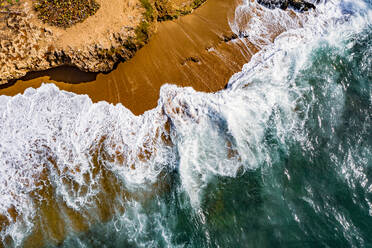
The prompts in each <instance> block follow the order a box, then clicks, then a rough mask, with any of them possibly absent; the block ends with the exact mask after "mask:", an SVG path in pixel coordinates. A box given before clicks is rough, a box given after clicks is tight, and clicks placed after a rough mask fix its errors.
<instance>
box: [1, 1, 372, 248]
mask: <svg viewBox="0 0 372 248" xmlns="http://www.w3.org/2000/svg"><path fill="white" fill-rule="evenodd" d="M252 6H253V7H255V8H252ZM256 7H257V6H255V4H254V3H252V2H251V1H247V2H245V3H244V4H243V5H241V6H240V7H238V8H237V10H236V18H235V22H234V23H232V24H231V26H232V29H233V30H234V31H235V32H237V33H240V34H242V32H243V33H244V36H248V37H249V38H250V41H251V42H255V43H256V45H257V46H261V47H262V50H261V52H259V53H258V54H257V55H255V56H254V57H253V59H252V60H251V62H249V63H248V64H246V65H245V66H244V67H243V68H242V71H241V72H239V73H237V74H235V75H234V76H233V77H232V78H231V79H230V81H229V84H228V87H227V89H225V90H223V91H220V92H217V93H214V94H207V93H201V92H196V91H195V90H193V89H191V88H180V87H177V86H174V85H165V86H163V87H162V89H161V92H160V98H159V101H158V107H157V108H155V109H153V110H150V111H148V112H146V113H145V114H143V115H141V116H135V115H133V114H132V113H131V112H130V111H129V110H127V109H126V108H125V107H123V106H122V105H120V104H119V105H116V106H114V105H110V104H108V103H106V102H100V103H97V104H93V103H92V101H91V100H90V99H89V97H88V96H83V95H76V94H74V93H68V92H65V91H61V90H59V89H58V88H57V87H55V86H54V85H51V84H49V85H43V86H42V87H40V88H39V89H31V88H30V89H28V90H27V91H26V92H25V93H24V94H23V95H17V96H15V97H7V96H0V125H1V127H2V128H1V130H0V140H1V142H0V192H1V193H0V198H1V201H0V223H1V226H0V228H1V229H0V230H1V238H2V240H3V244H4V245H5V246H6V247H8V246H9V247H13V246H28V247H37V246H41V245H46V246H50V247H55V246H59V247H272V246H276V247H299V246H301V247H323V246H324V247H345V246H346V247H368V246H372V237H371V235H370V233H371V232H372V178H371V177H372V167H371V166H372V161H371V160H372V120H371V119H372V88H371V82H372V63H371V58H372V32H371V19H372V12H371V2H368V1H326V2H321V3H319V4H318V6H317V10H316V11H315V12H311V13H309V14H304V15H301V16H300V17H299V19H296V20H295V21H293V16H291V15H290V14H286V13H287V12H283V11H282V10H274V11H271V10H266V9H262V8H258V9H257V8H256ZM252 10H254V11H253V12H252ZM244 15H249V16H255V15H257V18H252V20H251V21H250V22H248V23H247V22H244V21H243V20H244ZM268 20H271V21H272V22H273V23H274V25H273V26H275V25H276V26H277V25H279V24H280V25H281V26H280V29H285V30H287V31H286V32H284V33H283V34H281V35H280V36H279V37H278V38H276V39H275V42H274V43H270V42H269V41H262V40H261V39H260V37H263V36H264V34H265V32H269V31H270V30H262V29H260V28H259V27H260V21H262V22H265V21H268ZM267 43H269V44H268V45H267Z"/></svg>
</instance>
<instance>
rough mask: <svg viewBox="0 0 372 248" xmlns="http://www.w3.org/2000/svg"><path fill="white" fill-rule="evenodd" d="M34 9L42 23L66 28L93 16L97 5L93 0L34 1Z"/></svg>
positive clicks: (97, 7)
mask: <svg viewBox="0 0 372 248" xmlns="http://www.w3.org/2000/svg"><path fill="white" fill-rule="evenodd" d="M34 8H35V10H36V11H37V12H38V17H39V18H40V19H41V20H42V21H43V22H45V23H48V24H50V25H54V26H58V27H63V28H68V27H70V26H72V25H73V24H75V23H78V22H82V21H84V20H85V19H86V18H88V17H89V16H92V15H94V14H95V13H96V12H97V10H98V9H99V4H98V3H97V2H95V1H94V0H35V4H34Z"/></svg>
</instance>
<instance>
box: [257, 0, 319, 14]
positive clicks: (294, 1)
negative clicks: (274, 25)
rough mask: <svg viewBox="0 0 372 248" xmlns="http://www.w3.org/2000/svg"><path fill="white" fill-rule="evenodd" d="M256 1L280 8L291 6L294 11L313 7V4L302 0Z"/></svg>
mask: <svg viewBox="0 0 372 248" xmlns="http://www.w3.org/2000/svg"><path fill="white" fill-rule="evenodd" d="M257 2H258V3H259V4H261V5H263V6H265V7H267V8H271V9H274V8H281V9H287V8H291V9H294V10H296V11H300V12H303V11H308V10H310V9H315V5H314V4H312V3H310V2H306V1H304V0H257Z"/></svg>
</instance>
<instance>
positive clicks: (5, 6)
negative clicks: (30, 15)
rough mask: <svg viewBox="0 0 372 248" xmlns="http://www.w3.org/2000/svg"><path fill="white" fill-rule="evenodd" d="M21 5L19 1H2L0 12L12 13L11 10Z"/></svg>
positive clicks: (0, 0) (0, 1) (0, 2)
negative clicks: (18, 4) (14, 6)
mask: <svg viewBox="0 0 372 248" xmlns="http://www.w3.org/2000/svg"><path fill="white" fill-rule="evenodd" d="M17 3H19V0H0V11H10V8H11V7H12V6H13V5H15V4H17Z"/></svg>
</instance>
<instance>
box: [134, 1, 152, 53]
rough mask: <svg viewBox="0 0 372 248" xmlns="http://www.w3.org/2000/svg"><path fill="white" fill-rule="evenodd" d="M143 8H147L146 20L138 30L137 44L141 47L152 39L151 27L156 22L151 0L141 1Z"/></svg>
mask: <svg viewBox="0 0 372 248" xmlns="http://www.w3.org/2000/svg"><path fill="white" fill-rule="evenodd" d="M140 1H141V4H142V6H143V7H144V8H145V13H144V16H145V20H143V21H142V22H141V23H140V24H139V25H138V27H137V28H136V30H135V32H136V43H137V44H138V45H139V46H143V45H144V44H146V43H147V42H148V40H149V38H150V26H151V23H152V22H154V20H155V14H154V9H153V7H152V5H151V3H150V1H149V0H140Z"/></svg>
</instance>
